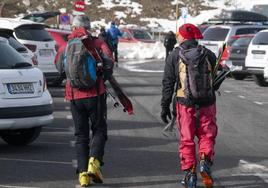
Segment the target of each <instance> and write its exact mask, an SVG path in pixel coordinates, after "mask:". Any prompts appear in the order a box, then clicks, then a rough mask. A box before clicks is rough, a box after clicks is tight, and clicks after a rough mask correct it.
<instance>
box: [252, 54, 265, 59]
mask: <svg viewBox="0 0 268 188" xmlns="http://www.w3.org/2000/svg"><path fill="white" fill-rule="evenodd" d="M264 56H265V55H263V54H253V59H264Z"/></svg>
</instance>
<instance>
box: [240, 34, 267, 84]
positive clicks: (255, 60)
mask: <svg viewBox="0 0 268 188" xmlns="http://www.w3.org/2000/svg"><path fill="white" fill-rule="evenodd" d="M267 64H268V30H262V31H260V32H259V33H257V34H256V35H255V37H254V38H253V39H252V41H251V42H250V44H249V47H248V52H247V57H246V62H245V66H246V69H247V71H248V72H249V73H250V74H252V75H253V78H254V81H255V82H256V84H258V85H259V86H266V85H267V81H266V79H265V78H264V68H265V67H266V66H267Z"/></svg>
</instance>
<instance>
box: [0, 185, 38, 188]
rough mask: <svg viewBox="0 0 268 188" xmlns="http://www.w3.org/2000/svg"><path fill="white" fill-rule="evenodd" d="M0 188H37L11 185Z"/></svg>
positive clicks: (0, 186)
mask: <svg viewBox="0 0 268 188" xmlns="http://www.w3.org/2000/svg"><path fill="white" fill-rule="evenodd" d="M0 188H39V187H22V186H12V185H0Z"/></svg>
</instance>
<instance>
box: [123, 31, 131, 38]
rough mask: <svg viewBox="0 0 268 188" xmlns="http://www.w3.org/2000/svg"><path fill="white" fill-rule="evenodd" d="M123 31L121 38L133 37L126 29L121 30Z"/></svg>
mask: <svg viewBox="0 0 268 188" xmlns="http://www.w3.org/2000/svg"><path fill="white" fill-rule="evenodd" d="M121 32H122V36H121V38H123V39H129V38H131V36H130V34H129V33H128V32H126V31H121Z"/></svg>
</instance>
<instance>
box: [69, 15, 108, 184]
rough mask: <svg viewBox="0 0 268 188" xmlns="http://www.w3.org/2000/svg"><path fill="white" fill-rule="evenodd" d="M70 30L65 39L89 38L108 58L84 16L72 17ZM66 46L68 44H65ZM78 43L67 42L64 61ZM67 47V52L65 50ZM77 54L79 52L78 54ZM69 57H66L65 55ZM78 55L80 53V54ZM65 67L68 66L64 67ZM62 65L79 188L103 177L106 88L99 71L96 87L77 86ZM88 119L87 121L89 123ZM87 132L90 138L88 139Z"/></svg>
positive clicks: (94, 46) (100, 180)
mask: <svg viewBox="0 0 268 188" xmlns="http://www.w3.org/2000/svg"><path fill="white" fill-rule="evenodd" d="M72 29H73V31H72V33H71V34H70V35H69V41H71V40H73V39H76V38H78V39H80V38H81V37H90V38H91V40H92V41H91V43H92V47H93V48H95V49H97V51H100V52H102V53H103V54H104V55H106V56H107V57H109V58H110V59H111V60H112V63H113V58H112V53H111V52H110V50H109V48H108V46H107V45H106V43H105V42H103V41H102V40H100V39H98V38H97V37H93V36H92V35H91V34H90V21H89V18H88V17H87V16H85V15H82V16H75V17H74V19H73V23H72ZM69 45H70V46H69ZM71 45H78V44H72V43H71V42H70V43H69V42H68V44H67V50H66V62H67V61H68V62H67V64H69V65H70V63H72V64H74V62H69V61H75V59H77V58H73V57H76V55H77V54H72V52H73V51H74V50H73V49H81V47H80V48H79V46H71ZM69 48H70V49H71V50H70V52H69V51H68V49H69ZM78 54H80V53H78ZM68 56H69V57H68ZM81 56H82V55H81ZM67 68H68V66H67ZM67 68H66V71H65V72H66V75H67V81H66V86H65V99H66V100H68V101H70V105H71V113H72V117H73V121H74V125H75V133H74V134H75V139H76V140H75V150H76V157H77V162H78V166H77V172H78V173H79V183H80V185H81V186H82V187H87V186H89V185H90V184H91V181H93V182H95V183H102V182H103V176H102V172H101V166H102V165H103V156H104V148H105V143H106V141H107V123H106V117H105V114H106V94H105V93H106V89H105V88H106V87H105V84H104V79H103V77H102V75H101V74H100V72H99V71H100V70H98V69H97V70H96V71H97V75H96V87H90V88H83V89H79V88H77V87H73V86H72V83H73V80H71V79H70V78H69V77H70V75H68V71H67V70H70V69H69V68H68V69H67ZM89 120H90V122H91V123H89ZM90 132H92V137H91V138H90Z"/></svg>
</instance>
